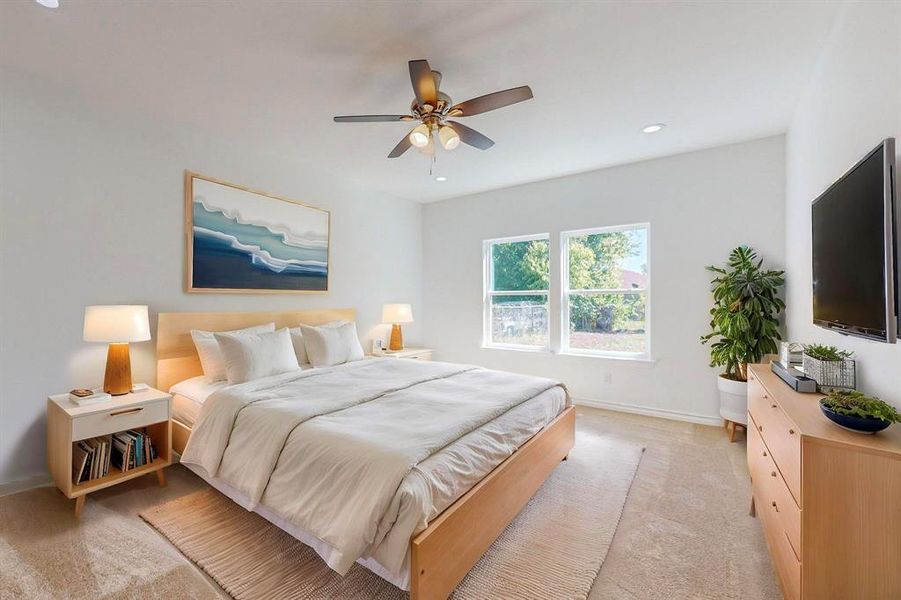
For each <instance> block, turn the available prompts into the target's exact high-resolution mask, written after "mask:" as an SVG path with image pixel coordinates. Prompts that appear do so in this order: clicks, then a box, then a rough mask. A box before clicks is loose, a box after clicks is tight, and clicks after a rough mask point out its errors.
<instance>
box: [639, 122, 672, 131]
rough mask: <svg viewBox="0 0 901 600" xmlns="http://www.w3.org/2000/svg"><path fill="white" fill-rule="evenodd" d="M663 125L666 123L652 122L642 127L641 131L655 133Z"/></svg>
mask: <svg viewBox="0 0 901 600" xmlns="http://www.w3.org/2000/svg"><path fill="white" fill-rule="evenodd" d="M664 127H666V123H652V124H651V125H648V126H647V127H644V128H643V129H642V130H641V131H642V132H643V133H657V132H658V131H660V130H661V129H663V128H664Z"/></svg>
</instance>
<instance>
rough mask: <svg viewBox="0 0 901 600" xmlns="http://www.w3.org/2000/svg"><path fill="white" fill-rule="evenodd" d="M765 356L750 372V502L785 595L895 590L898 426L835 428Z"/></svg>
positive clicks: (872, 596)
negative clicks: (866, 431) (868, 431)
mask: <svg viewBox="0 0 901 600" xmlns="http://www.w3.org/2000/svg"><path fill="white" fill-rule="evenodd" d="M822 397H823V396H822V394H799V393H797V392H795V391H794V390H792V389H791V388H790V387H788V386H787V385H786V384H785V383H783V382H782V380H781V379H779V378H778V377H777V376H776V375H775V374H774V373H773V372H772V371H771V370H770V366H769V364H766V365H750V366H749V372H748V469H749V470H750V473H751V482H752V488H753V499H752V510H753V511H754V512H756V515H757V517H759V519H760V521H761V524H762V526H763V532H764V535H765V537H766V542H767V546H768V547H769V550H770V556H771V557H772V559H773V563H774V564H775V566H776V571H777V573H778V575H779V580H780V582H781V584H782V590H783V592H784V594H785V597H786V598H790V599H801V598H805V599H816V600H828V599H832V598H835V599H841V600H852V599H860V600H877V599H882V598H885V599H889V598H895V599H897V598H901V425H893V426H892V427H889V428H888V429H886V430H884V431H882V432H880V433H877V434H875V435H863V434H858V433H853V432H850V431H847V430H845V429H842V428H841V427H839V426H838V425H835V424H834V423H832V421H830V420H828V419H827V418H826V417H825V416H824V415H823V414H822V412H821V411H820V407H819V404H818V403H819V400H820V398H822Z"/></svg>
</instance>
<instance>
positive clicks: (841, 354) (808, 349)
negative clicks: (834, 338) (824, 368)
mask: <svg viewBox="0 0 901 600" xmlns="http://www.w3.org/2000/svg"><path fill="white" fill-rule="evenodd" d="M804 354H806V355H807V356H809V357H810V358H815V359H817V360H823V361H835V360H844V359H846V358H851V357H852V356H854V353H853V352H850V351H848V350H839V349H838V348H836V347H835V346H824V345H822V344H805V345H804Z"/></svg>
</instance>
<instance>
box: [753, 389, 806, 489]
mask: <svg viewBox="0 0 901 600" xmlns="http://www.w3.org/2000/svg"><path fill="white" fill-rule="evenodd" d="M748 413H749V414H750V415H751V418H752V419H753V421H754V426H755V428H756V429H757V432H758V433H759V434H760V437H761V438H762V439H763V441H764V443H765V444H766V447H767V448H768V449H769V451H770V454H771V456H772V459H773V460H774V461H775V463H776V466H777V467H778V468H779V472H780V473H781V474H782V478H783V479H784V480H785V483H786V485H787V486H788V489H789V490H790V491H791V494H792V496H793V497H794V499H795V502H796V503H797V504H798V506H801V505H802V504H801V435H800V433H798V429H797V427H796V426H795V424H794V423H792V422H791V420H790V419H789V418H788V417H787V416H786V414H785V412H783V410H782V408H780V407H779V404H778V403H777V402H776V401H775V400H774V399H772V398H771V397H770V395H769V394H768V393H767V391H766V388H764V387H763V386H762V385H760V382H758V381H757V379H756V378H755V379H750V380H748Z"/></svg>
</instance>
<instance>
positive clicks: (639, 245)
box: [560, 224, 650, 358]
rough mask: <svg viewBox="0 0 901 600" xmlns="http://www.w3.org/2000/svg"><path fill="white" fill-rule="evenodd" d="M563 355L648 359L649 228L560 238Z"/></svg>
mask: <svg viewBox="0 0 901 600" xmlns="http://www.w3.org/2000/svg"><path fill="white" fill-rule="evenodd" d="M560 241H561V245H562V250H563V252H562V255H563V272H562V273H561V275H562V277H561V282H562V287H563V302H562V303H561V304H562V311H563V318H562V323H563V327H561V329H563V343H562V350H563V352H570V353H577V354H603V355H611V356H621V357H642V358H643V357H648V356H650V337H649V330H650V315H649V311H648V307H649V305H650V304H649V299H650V273H649V271H648V225H646V224H642V225H627V226H623V227H605V228H599V229H585V230H581V231H565V232H563V233H562V234H561V239H560Z"/></svg>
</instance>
